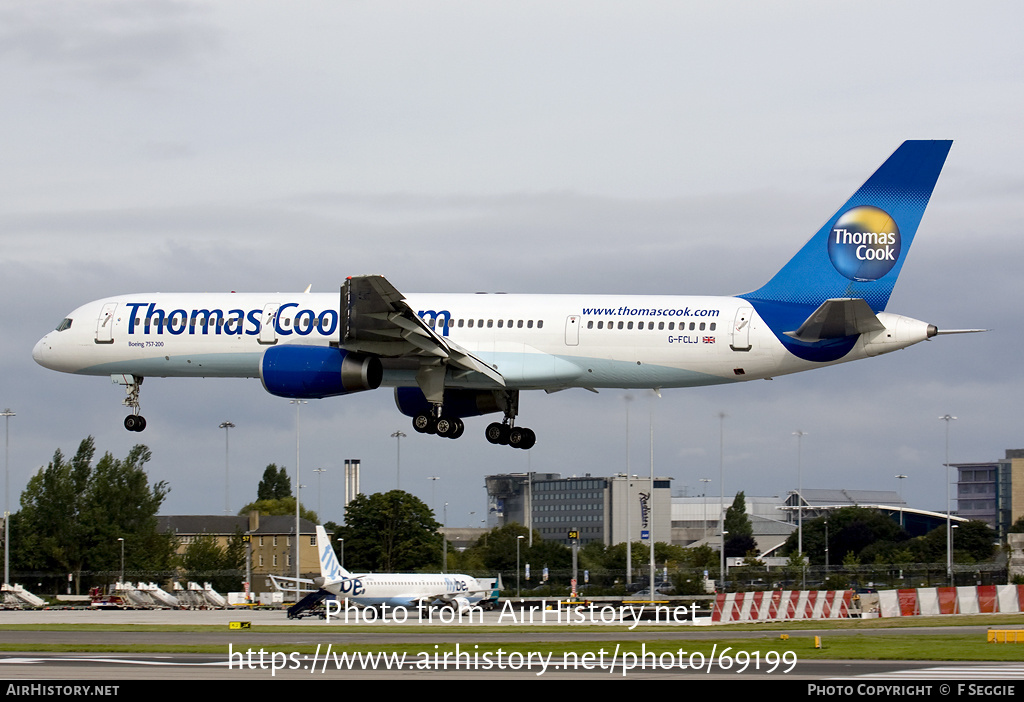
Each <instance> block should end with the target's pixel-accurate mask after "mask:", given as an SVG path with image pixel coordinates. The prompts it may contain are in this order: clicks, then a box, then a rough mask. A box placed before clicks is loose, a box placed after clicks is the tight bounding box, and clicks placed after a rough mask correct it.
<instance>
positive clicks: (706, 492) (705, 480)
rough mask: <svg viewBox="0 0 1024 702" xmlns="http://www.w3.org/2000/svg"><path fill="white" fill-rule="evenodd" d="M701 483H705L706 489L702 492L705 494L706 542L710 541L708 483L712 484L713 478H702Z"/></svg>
mask: <svg viewBox="0 0 1024 702" xmlns="http://www.w3.org/2000/svg"><path fill="white" fill-rule="evenodd" d="M700 481H701V482H702V483H704V486H703V487H704V489H703V490H701V492H702V493H704V541H707V540H708V485H707V484H708V483H710V482H711V478H701V479H700Z"/></svg>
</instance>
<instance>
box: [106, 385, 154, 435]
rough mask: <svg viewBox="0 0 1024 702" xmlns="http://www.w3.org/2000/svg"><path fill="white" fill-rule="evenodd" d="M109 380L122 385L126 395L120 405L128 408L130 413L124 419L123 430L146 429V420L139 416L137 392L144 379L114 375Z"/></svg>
mask: <svg viewBox="0 0 1024 702" xmlns="http://www.w3.org/2000/svg"><path fill="white" fill-rule="evenodd" d="M111 379H112V380H113V381H114V382H115V383H117V384H118V385H124V386H125V390H126V391H127V393H128V395H127V397H125V398H124V400H122V401H121V404H123V405H124V406H125V407H130V408H131V410H132V413H131V414H129V415H128V416H127V417H125V418H124V428H125V429H127V430H128V431H142V430H143V429H145V428H146V418H145V417H143V416H142V415H141V414H139V391H140V389H141V387H142V381H143V380H144V378H143V377H142V376H140V375H114V376H111Z"/></svg>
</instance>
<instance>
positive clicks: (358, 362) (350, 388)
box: [260, 344, 384, 399]
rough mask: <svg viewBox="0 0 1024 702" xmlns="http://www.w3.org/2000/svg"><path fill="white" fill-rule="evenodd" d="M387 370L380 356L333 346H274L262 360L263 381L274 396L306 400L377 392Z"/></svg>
mask: <svg viewBox="0 0 1024 702" xmlns="http://www.w3.org/2000/svg"><path fill="white" fill-rule="evenodd" d="M383 377H384V369H383V367H382V366H381V363H380V359H379V358H377V357H376V356H363V355H360V354H356V353H349V352H348V351H344V350H343V349H338V348H334V347H331V346H299V345H294V344H291V345H289V344H286V345H284V346H272V347H270V348H269V349H267V350H266V352H264V354H263V360H262V361H260V379H261V380H262V381H263V387H264V388H266V390H267V392H269V393H270V394H271V395H277V396H278V397H296V398H304V399H312V398H321V397H334V396H335V395H347V394H349V393H352V392H361V391H363V390H376V389H377V388H379V387H380V381H381V380H382V379H383Z"/></svg>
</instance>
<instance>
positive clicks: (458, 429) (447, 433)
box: [412, 412, 466, 439]
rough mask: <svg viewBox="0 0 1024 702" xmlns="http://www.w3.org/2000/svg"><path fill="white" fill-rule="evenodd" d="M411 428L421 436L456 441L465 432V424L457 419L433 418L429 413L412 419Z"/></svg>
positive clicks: (423, 413)
mask: <svg viewBox="0 0 1024 702" xmlns="http://www.w3.org/2000/svg"><path fill="white" fill-rule="evenodd" d="M412 428H413V429H415V430H416V431H418V432H419V433H421V434H437V435H438V436H443V437H444V438H446V439H457V438H459V437H460V436H462V434H463V432H465V431H466V424H465V422H463V421H462V420H461V419H459V418H458V417H443V416H442V417H435V416H434V415H433V414H432V413H430V412H420V413H419V414H417V415H416V416H415V417H413V418H412Z"/></svg>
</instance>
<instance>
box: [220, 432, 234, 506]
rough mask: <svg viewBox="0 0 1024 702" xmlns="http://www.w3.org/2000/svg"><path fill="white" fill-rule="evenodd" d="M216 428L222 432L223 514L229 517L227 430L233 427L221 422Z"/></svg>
mask: <svg viewBox="0 0 1024 702" xmlns="http://www.w3.org/2000/svg"><path fill="white" fill-rule="evenodd" d="M217 428H218V429H223V430H224V514H227V515H230V514H231V508H230V507H229V506H228V505H229V504H230V500H229V499H228V495H229V490H228V465H229V463H228V430H229V429H234V428H235V425H234V424H232V423H231V422H221V423H220V425H219V426H218V427H217Z"/></svg>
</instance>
